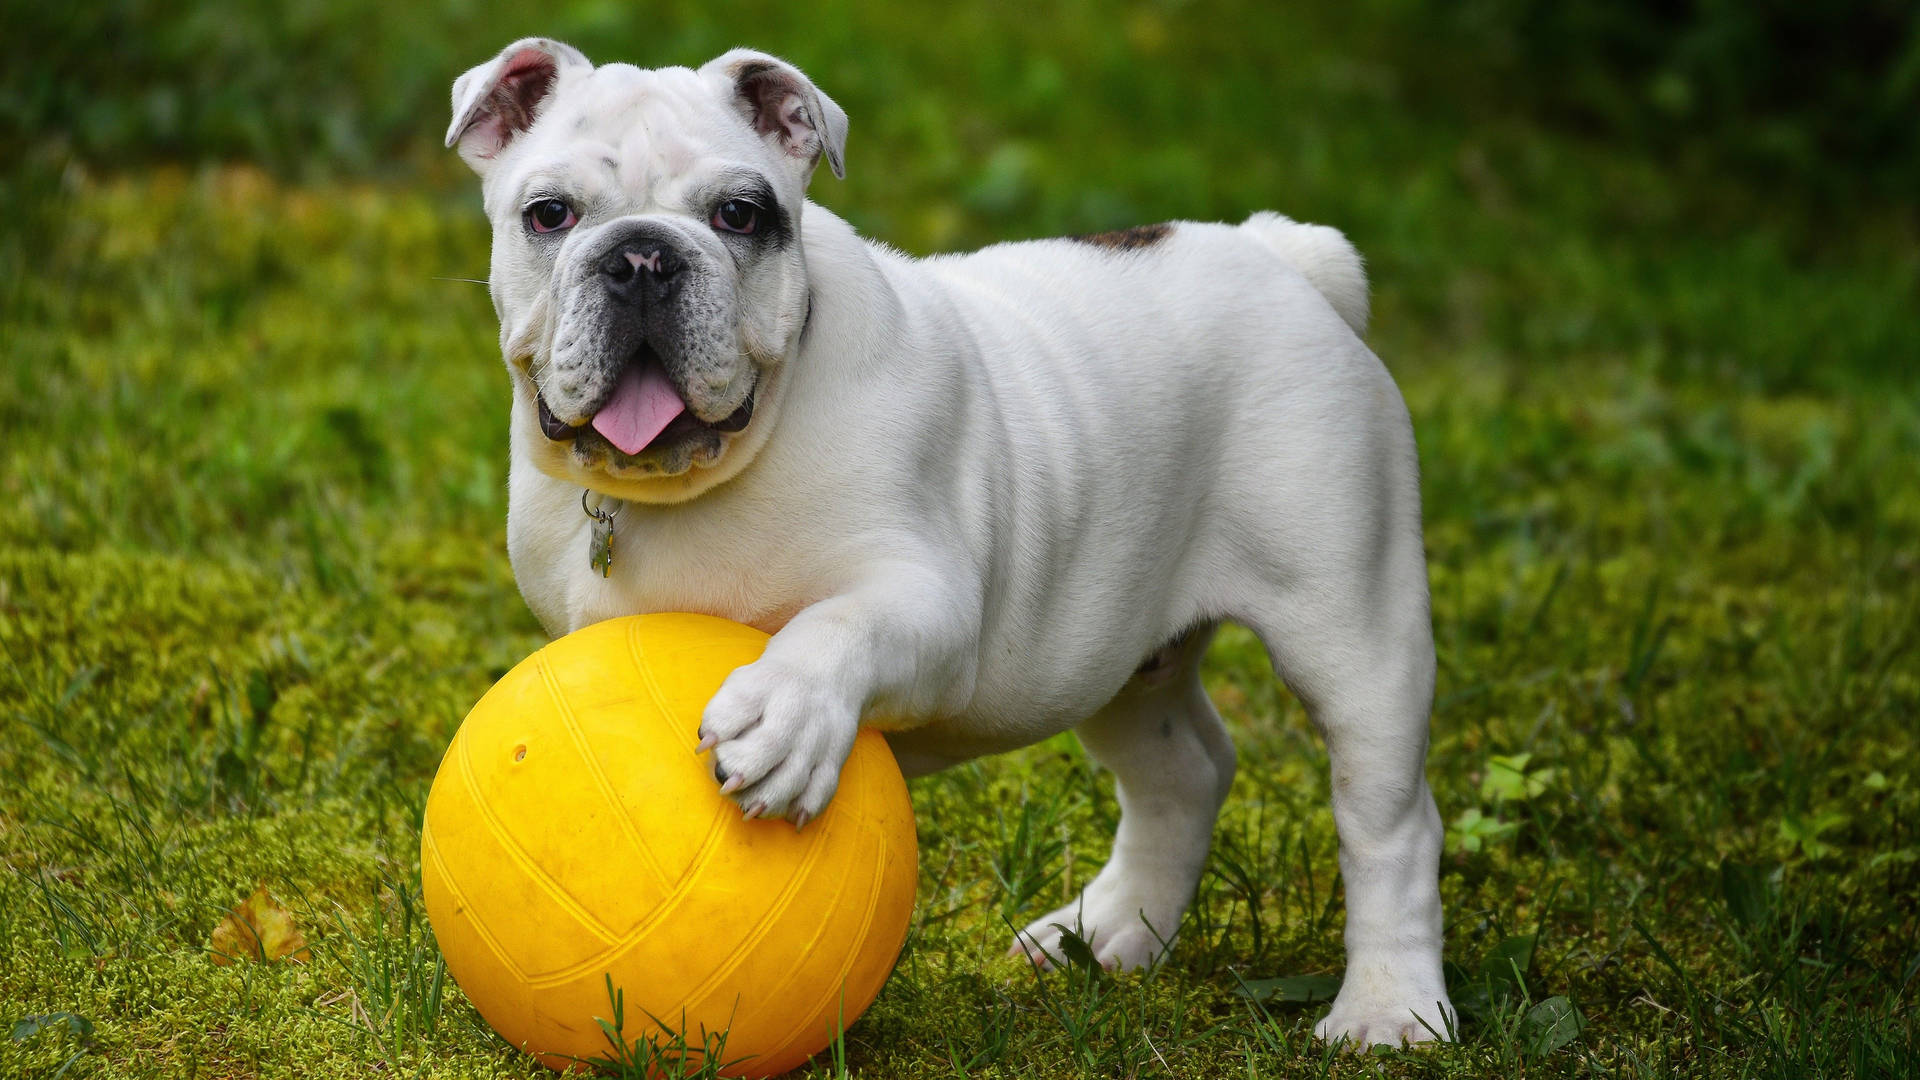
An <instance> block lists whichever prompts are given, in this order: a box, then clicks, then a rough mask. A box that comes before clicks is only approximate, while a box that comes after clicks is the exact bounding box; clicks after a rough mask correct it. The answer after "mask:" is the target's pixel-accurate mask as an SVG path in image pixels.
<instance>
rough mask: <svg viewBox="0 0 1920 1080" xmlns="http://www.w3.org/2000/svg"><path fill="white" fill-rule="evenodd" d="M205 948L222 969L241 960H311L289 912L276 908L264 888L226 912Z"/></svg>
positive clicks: (276, 904) (274, 901)
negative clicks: (211, 952)
mask: <svg viewBox="0 0 1920 1080" xmlns="http://www.w3.org/2000/svg"><path fill="white" fill-rule="evenodd" d="M208 945H209V947H210V948H211V949H212V951H213V962H214V963H216V964H220V965H222V966H225V965H227V964H231V963H233V962H234V961H236V960H239V959H241V958H242V957H245V958H247V959H251V960H257V961H260V962H263V963H264V962H268V961H273V960H280V959H283V958H284V959H287V960H292V961H295V962H296V963H301V964H304V963H306V962H307V961H309V960H311V959H313V951H312V950H311V949H309V948H307V938H306V935H305V934H302V933H301V932H300V927H299V925H298V924H297V923H295V922H294V921H293V913H292V912H291V911H288V910H287V909H286V908H284V907H282V906H280V903H279V902H278V901H276V900H274V898H273V897H272V896H271V895H269V894H268V892H267V887H266V886H265V885H261V886H260V887H259V888H257V889H254V890H253V895H252V896H249V897H247V899H246V902H245V903H243V904H241V905H240V906H239V907H237V908H234V909H233V910H232V911H229V912H227V915H226V917H225V918H223V919H221V920H220V925H219V926H216V927H214V928H213V940H212V941H211V942H209V943H208Z"/></svg>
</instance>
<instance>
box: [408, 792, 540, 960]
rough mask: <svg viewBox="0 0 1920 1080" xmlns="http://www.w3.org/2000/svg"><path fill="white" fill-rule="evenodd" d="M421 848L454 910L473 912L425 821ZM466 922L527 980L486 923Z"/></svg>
mask: <svg viewBox="0 0 1920 1080" xmlns="http://www.w3.org/2000/svg"><path fill="white" fill-rule="evenodd" d="M420 847H421V850H422V851H423V852H426V853H428V854H431V855H432V857H433V865H434V867H435V868H436V869H438V870H439V871H440V880H441V881H442V882H444V883H445V884H446V887H447V892H449V893H451V894H452V896H453V902H454V905H455V908H454V910H456V911H459V910H462V909H464V910H467V911H472V910H473V904H472V903H471V902H470V901H469V900H468V899H467V893H466V890H465V889H462V888H461V887H460V882H459V881H458V880H456V879H455V878H454V876H453V870H452V869H451V868H450V867H448V866H447V860H446V858H445V857H444V856H442V855H441V854H440V844H439V842H438V841H436V840H435V839H434V838H433V831H432V830H431V829H429V828H428V827H427V825H426V823H425V822H424V821H423V822H421V824H420ZM464 921H465V923H466V925H467V926H469V927H471V928H472V929H473V932H474V933H475V934H476V935H478V936H479V938H480V941H481V942H482V943H483V944H485V945H486V947H487V951H489V952H491V953H493V957H494V959H496V960H498V961H500V964H501V966H503V967H505V968H506V969H507V970H508V971H511V972H512V973H513V974H514V977H516V978H520V979H525V978H526V973H525V972H523V971H521V970H520V965H519V964H516V963H514V960H513V957H512V956H510V955H508V953H507V950H506V946H504V945H502V944H500V941H499V939H498V938H496V937H495V936H494V934H493V931H492V930H490V929H488V928H487V926H486V924H485V923H482V922H481V921H480V920H478V919H474V918H468V919H466V920H464ZM438 940H439V937H438V931H436V932H435V943H436V944H437V943H438ZM441 951H442V954H443V955H444V953H445V950H444V949H443V950H441ZM459 981H460V980H459V977H458V976H455V977H454V982H456V983H457V982H459Z"/></svg>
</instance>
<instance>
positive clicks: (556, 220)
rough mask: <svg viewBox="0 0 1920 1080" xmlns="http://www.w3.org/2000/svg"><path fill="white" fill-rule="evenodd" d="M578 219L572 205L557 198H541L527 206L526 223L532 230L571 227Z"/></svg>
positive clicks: (556, 230) (553, 230)
mask: <svg viewBox="0 0 1920 1080" xmlns="http://www.w3.org/2000/svg"><path fill="white" fill-rule="evenodd" d="M579 220H580V219H579V218H578V217H575V216H574V213H573V207H571V206H568V205H567V204H566V203H565V202H563V201H561V200H559V199H541V200H540V201H539V202H536V203H534V204H533V205H532V206H529V207H527V224H528V226H530V227H531V228H532V229H533V231H534V232H558V231H559V230H561V229H571V228H573V226H574V224H575V223H576V222H578V221H579Z"/></svg>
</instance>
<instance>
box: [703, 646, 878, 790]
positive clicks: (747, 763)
mask: <svg viewBox="0 0 1920 1080" xmlns="http://www.w3.org/2000/svg"><path fill="white" fill-rule="evenodd" d="M859 724H860V716H859V711H858V708H857V707H855V706H851V705H849V704H847V702H846V700H845V695H843V694H838V693H835V692H833V690H832V688H831V687H830V686H828V685H827V684H825V683H824V682H823V681H822V680H820V679H819V678H817V677H810V676H808V675H805V674H802V673H800V672H796V671H788V670H782V669H781V668H779V667H777V666H775V665H772V664H769V663H768V662H767V661H766V660H764V659H763V660H760V661H757V662H755V663H752V664H748V665H747V666H745V667H743V668H740V669H738V670H737V671H735V672H734V673H733V674H732V675H729V676H728V677H727V681H726V682H725V683H723V684H721V687H720V691H719V693H717V694H715V695H714V696H713V700H712V701H710V702H708V703H707V710H706V712H705V713H704V714H703V715H702V718H701V722H700V748H701V749H711V750H712V751H713V759H712V760H713V778H714V779H715V780H716V781H718V782H719V784H720V790H721V792H722V793H723V794H726V795H729V796H731V797H732V798H733V800H734V801H735V802H737V803H739V804H740V807H741V809H742V810H744V811H745V812H746V814H747V816H748V817H787V818H791V819H793V822H794V824H795V825H796V826H799V825H805V824H806V823H807V822H808V821H810V820H812V819H813V818H816V817H818V816H820V812H821V811H822V810H824V809H826V806H827V800H828V799H831V798H832V797H833V792H834V789H835V788H836V787H838V786H839V783H840V767H841V766H842V765H844V764H846V760H847V754H848V752H849V751H851V750H852V749H853V739H854V736H855V735H856V734H857V733H858V732H859Z"/></svg>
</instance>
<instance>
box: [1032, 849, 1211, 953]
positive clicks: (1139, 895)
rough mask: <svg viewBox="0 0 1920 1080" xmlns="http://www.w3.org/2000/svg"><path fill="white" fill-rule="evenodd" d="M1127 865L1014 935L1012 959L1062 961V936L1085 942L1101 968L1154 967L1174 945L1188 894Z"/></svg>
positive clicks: (1103, 875) (1102, 876)
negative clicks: (1067, 934)
mask: <svg viewBox="0 0 1920 1080" xmlns="http://www.w3.org/2000/svg"><path fill="white" fill-rule="evenodd" d="M1187 891H1190V890H1182V889H1180V888H1179V887H1178V886H1177V885H1169V884H1167V883H1164V882H1159V881H1156V880H1154V879H1153V878H1152V877H1150V876H1148V875H1143V874H1129V873H1127V872H1126V868H1125V867H1124V866H1122V867H1119V868H1118V871H1117V872H1116V870H1115V868H1114V867H1111V866H1110V867H1109V868H1108V870H1105V871H1102V872H1101V873H1100V875H1099V876H1098V877H1096V878H1095V879H1094V880H1093V882H1092V883H1091V884H1089V885H1088V886H1087V888H1086V891H1084V892H1082V893H1081V894H1080V897H1079V899H1077V900H1075V901H1074V902H1073V903H1071V904H1068V905H1067V906H1065V907H1063V908H1060V909H1058V910H1056V911H1052V912H1049V913H1048V914H1046V915H1043V916H1041V917H1040V918H1038V919H1035V920H1034V921H1033V922H1032V923H1031V924H1029V925H1028V926H1027V928H1026V929H1025V930H1022V931H1020V932H1019V933H1018V934H1015V935H1014V938H1013V948H1011V949H1008V950H1007V955H1008V956H1019V955H1020V954H1022V953H1025V954H1026V957H1027V959H1029V960H1031V961H1033V962H1034V963H1035V964H1036V965H1038V966H1040V967H1041V968H1053V967H1055V966H1057V965H1058V964H1059V962H1060V961H1061V960H1062V959H1063V958H1064V955H1065V954H1064V952H1063V951H1062V949H1061V944H1060V939H1061V936H1062V931H1072V932H1073V934H1074V936H1075V937H1078V938H1079V939H1080V940H1082V941H1084V942H1086V943H1087V947H1088V949H1090V950H1091V951H1092V952H1093V956H1094V959H1096V960H1098V961H1099V962H1100V965H1101V966H1102V967H1105V968H1108V969H1109V970H1112V969H1120V970H1127V969H1131V968H1142V967H1147V966H1148V965H1150V964H1152V963H1153V962H1154V961H1155V960H1156V959H1158V958H1159V957H1160V956H1161V955H1163V954H1164V953H1166V951H1167V950H1168V949H1170V948H1172V946H1173V939H1174V935H1175V934H1176V933H1177V932H1178V931H1179V929H1180V916H1181V914H1182V913H1183V912H1184V911H1185V909H1186V895H1185V893H1186V892H1187Z"/></svg>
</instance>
